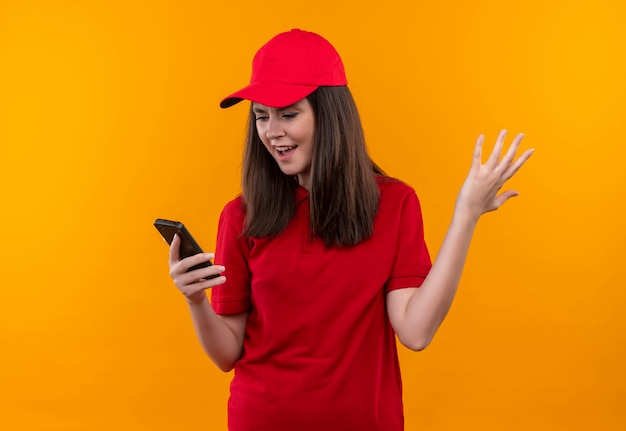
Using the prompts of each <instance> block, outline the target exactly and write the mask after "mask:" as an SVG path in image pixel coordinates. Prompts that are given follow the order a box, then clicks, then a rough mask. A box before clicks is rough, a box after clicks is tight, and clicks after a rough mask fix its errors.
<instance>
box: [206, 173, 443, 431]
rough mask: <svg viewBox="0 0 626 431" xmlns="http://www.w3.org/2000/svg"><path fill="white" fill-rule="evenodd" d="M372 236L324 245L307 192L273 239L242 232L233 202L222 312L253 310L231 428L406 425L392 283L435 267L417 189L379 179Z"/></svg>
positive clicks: (409, 282)
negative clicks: (390, 301) (314, 232)
mask: <svg viewBox="0 0 626 431" xmlns="http://www.w3.org/2000/svg"><path fill="white" fill-rule="evenodd" d="M378 182H379V188H380V203H379V209H378V214H377V216H376V219H375V222H374V231H373V235H372V237H371V238H369V239H367V240H365V241H362V242H361V243H359V244H358V245H356V246H352V247H344V248H339V247H332V248H329V249H327V248H326V247H325V246H324V243H323V241H322V240H320V239H319V238H318V239H314V240H311V239H310V235H309V200H308V192H307V191H306V190H305V189H303V188H299V189H298V190H297V192H296V193H297V198H296V201H297V204H296V211H295V214H294V217H293V219H292V220H291V221H290V222H289V224H288V226H287V228H286V229H285V231H284V232H283V233H281V234H280V235H278V236H276V237H273V238H269V237H266V238H246V237H243V236H242V235H241V232H242V229H243V223H244V213H243V212H242V207H241V198H237V199H235V200H233V201H231V202H230V203H228V204H227V205H226V207H225V208H224V210H223V212H222V215H221V218H220V222H219V230H218V237H217V248H216V258H215V261H216V263H218V264H221V265H224V266H225V267H226V272H225V274H224V275H226V279H227V281H226V283H225V284H223V285H221V286H219V287H216V288H214V289H213V290H212V298H211V302H212V304H213V307H214V309H215V311H216V312H217V313H218V314H235V313H242V312H246V311H249V312H250V315H249V317H248V320H247V324H246V331H245V339H244V351H243V356H242V358H241V359H240V360H239V361H237V363H236V364H235V374H234V377H233V380H232V383H231V396H230V400H229V403H228V417H229V419H228V422H229V429H230V430H231V431H244V430H245V431H249V430H255V431H265V430H267V431H282V430H285V431H287V430H289V431H293V430H297V431H309V430H310V431H320V430H325V431H329V430H342V431H348V430H358V431H382V430H384V431H401V430H403V428H404V417H403V408H402V384H401V380H400V368H399V365H398V356H397V351H396V340H395V334H394V332H393V329H392V327H391V324H390V322H389V318H388V316H387V311H386V307H385V294H386V293H387V292H389V291H390V290H394V289H400V288H406V287H418V286H420V285H421V284H422V282H423V280H424V278H425V277H426V275H427V274H428V271H429V270H430V267H431V261H430V257H429V254H428V250H427V248H426V244H425V242H424V233H423V223H422V215H421V210H420V205H419V201H418V199H417V196H416V194H415V192H414V191H413V189H411V188H410V187H409V186H407V185H406V184H404V183H402V182H400V181H398V180H394V179H390V178H380V179H379V181H378Z"/></svg>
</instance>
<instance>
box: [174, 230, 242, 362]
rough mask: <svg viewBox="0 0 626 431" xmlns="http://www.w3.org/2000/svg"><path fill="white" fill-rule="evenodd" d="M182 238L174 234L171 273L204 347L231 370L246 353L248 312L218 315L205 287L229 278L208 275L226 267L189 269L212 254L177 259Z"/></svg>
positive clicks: (218, 272) (211, 356)
mask: <svg viewBox="0 0 626 431" xmlns="http://www.w3.org/2000/svg"><path fill="white" fill-rule="evenodd" d="M179 248H180V238H179V237H178V235H176V236H175V237H174V240H173V241H172V245H171V247H170V261H169V264H170V276H171V277H172V279H173V280H174V284H175V285H176V287H177V288H178V290H180V291H181V292H182V294H183V295H184V296H185V298H186V299H187V304H188V306H189V311H190V313H191V320H192V321H193V326H194V329H195V331H196V336H197V337H198V340H199V341H200V344H201V345H202V348H203V349H204V351H205V352H206V354H207V355H208V356H209V357H210V358H211V360H212V361H213V362H214V363H215V365H217V366H218V367H219V368H220V369H221V370H222V371H230V370H231V369H232V368H233V367H234V365H235V362H237V361H238V360H239V358H240V357H241V354H242V352H243V337H244V332H245V327H246V320H247V318H248V313H241V314H233V315H218V314H216V313H215V311H214V310H213V307H212V306H211V304H210V303H209V301H208V300H207V297H206V289H208V288H211V287H214V286H219V285H220V284H223V283H224V282H225V281H226V277H224V276H220V277H217V278H207V277H209V276H212V275H217V274H220V273H222V272H223V271H224V267H223V266H220V265H211V266H209V267H207V268H201V269H197V270H195V271H191V272H187V270H188V269H189V268H191V267H192V266H194V265H197V264H198V263H201V262H206V261H207V260H209V259H212V258H213V254H210V253H205V254H197V255H195V256H191V257H188V258H186V259H183V260H178V258H179Z"/></svg>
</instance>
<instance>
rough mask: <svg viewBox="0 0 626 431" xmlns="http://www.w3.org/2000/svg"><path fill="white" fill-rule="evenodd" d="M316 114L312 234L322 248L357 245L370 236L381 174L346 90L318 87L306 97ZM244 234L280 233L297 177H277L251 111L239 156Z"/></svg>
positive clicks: (286, 220) (291, 211) (292, 206)
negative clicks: (241, 168) (321, 242)
mask: <svg viewBox="0 0 626 431" xmlns="http://www.w3.org/2000/svg"><path fill="white" fill-rule="evenodd" d="M307 98H308V100H309V103H310V104H311V107H312V108H313V113H314V115H315V138H314V139H315V142H314V146H313V160H312V163H311V190H309V202H310V225H311V232H310V234H311V236H312V237H319V238H321V239H323V240H324V243H325V244H326V246H328V247H331V246H333V245H337V246H350V245H356V244H358V243H359V242H361V241H363V240H364V239H366V238H369V237H370V236H371V235H372V231H373V225H374V218H375V216H376V212H377V211H378V199H379V191H378V186H377V184H376V178H375V175H376V174H377V175H385V174H384V172H383V171H382V170H381V169H380V168H379V167H378V166H377V165H376V164H375V163H374V162H372V160H371V159H370V157H369V155H368V153H367V148H366V146H365V137H364V134H363V128H362V126H361V120H360V117H359V113H358V111H357V108H356V104H355V103H354V99H353V98H352V94H351V93H350V90H349V89H348V87H346V86H341V87H320V88H318V89H317V90H315V91H314V92H313V93H311V94H310V95H309V96H308V97H307ZM242 181H243V182H242V191H243V193H242V194H243V203H244V207H245V210H246V225H245V229H244V235H246V236H251V237H263V236H273V235H278V234H279V233H281V232H282V231H283V230H284V229H285V228H286V227H287V224H288V223H289V221H290V220H291V218H292V217H293V214H294V211H295V204H296V202H295V189H296V188H297V187H298V181H297V178H296V177H293V176H287V175H285V174H283V173H282V171H281V170H280V168H279V167H278V164H277V163H276V161H275V160H274V159H273V157H272V156H271V155H270V154H269V152H268V151H267V149H266V148H265V146H264V145H263V143H262V142H261V139H260V138H259V136H258V134H257V131H256V120H255V115H254V113H253V112H252V109H251V110H250V115H249V119H248V133H247V137H246V145H245V150H244V158H243V173H242Z"/></svg>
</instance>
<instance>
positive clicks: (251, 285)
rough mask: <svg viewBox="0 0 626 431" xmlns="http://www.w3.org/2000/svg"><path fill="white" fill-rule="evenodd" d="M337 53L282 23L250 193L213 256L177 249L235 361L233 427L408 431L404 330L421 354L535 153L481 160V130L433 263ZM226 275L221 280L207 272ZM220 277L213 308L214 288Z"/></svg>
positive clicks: (257, 66)
mask: <svg viewBox="0 0 626 431" xmlns="http://www.w3.org/2000/svg"><path fill="white" fill-rule="evenodd" d="M346 85H347V81H346V77H345V73H344V68H343V64H342V62H341V59H340V57H339V55H338V54H337V52H336V51H335V49H334V48H333V47H332V46H331V45H330V43H328V42H327V41H326V40H325V39H323V38H322V37H321V36H319V35H317V34H314V33H309V32H305V31H301V30H292V31H290V32H286V33H281V34H279V35H278V36H276V37H274V38H273V39H271V40H270V41H269V42H268V43H267V44H265V45H264V46H263V47H262V48H261V49H260V50H259V51H258V52H257V54H256V56H255V58H254V61H253V72H252V79H251V82H250V84H249V85H248V86H246V87H245V88H243V89H242V90H240V91H238V92H236V93H234V94H232V95H231V96H229V97H227V98H226V99H224V100H223V101H222V103H221V106H222V107H228V106H231V105H233V104H235V103H237V102H239V101H241V100H243V99H246V100H250V101H251V108H250V118H249V127H248V135H247V139H246V145H245V154H244V163H243V184H242V195H241V196H239V197H237V198H236V199H234V200H233V201H231V202H230V203H228V204H227V205H226V206H225V208H224V210H223V212H222V215H221V217H220V222H219V227H218V235H217V250H216V254H215V265H213V266H211V267H209V268H204V269H198V270H195V271H191V272H187V270H188V269H189V268H190V267H192V266H194V265H196V264H198V263H200V262H203V261H206V260H209V259H211V258H213V255H212V254H201V255H196V256H193V257H189V258H186V259H182V260H179V251H178V248H179V244H180V242H179V239H178V238H175V240H174V241H173V242H172V246H171V249H170V275H171V277H172V278H173V279H174V283H175V285H176V286H177V287H178V289H179V290H180V291H181V292H182V293H183V294H184V295H185V297H186V299H187V303H188V305H189V309H190V312H191V316H192V320H193V323H194V326H195V330H196V333H197V336H198V339H199V340H200V343H201V344H202V347H203V348H204V350H205V351H206V353H207V354H208V355H209V357H210V358H211V359H212V360H213V361H214V362H215V364H216V365H217V366H218V367H219V368H220V369H222V370H224V371H229V370H231V369H233V368H234V370H235V373H234V377H233V381H232V384H231V396H230V400H229V407H228V409H229V410H228V412H229V429H230V430H231V431H243V430H271V431H281V430H296V429H297V430H299V431H305V430H315V431H319V430H344V431H345V430H359V431H375V430H376V431H380V430H385V431H399V430H402V429H403V427H404V424H403V413H402V392H401V391H402V388H401V381H400V371H399V366H398V358H397V352H396V336H397V337H398V339H399V340H400V342H401V343H402V344H404V345H405V346H406V347H408V348H410V349H413V350H422V349H424V348H425V347H426V346H427V345H428V344H429V343H430V341H431V340H432V338H433V336H434V334H435V332H436V331H437V329H438V328H439V326H440V324H441V322H442V321H443V319H444V318H445V316H446V314H447V312H448V310H449V308H450V305H451V303H452V300H453V298H454V295H455V292H456V289H457V286H458V283H459V279H460V276H461V272H462V269H463V266H464V262H465V258H466V254H467V251H468V248H469V244H470V240H471V238H472V235H473V232H474V227H475V226H476V223H477V222H478V219H479V218H480V216H481V215H482V214H483V213H485V212H487V211H492V210H495V209H497V208H498V207H500V206H501V205H502V204H503V203H504V202H505V201H506V200H507V199H509V198H510V197H512V196H515V195H516V194H517V193H516V192H514V191H506V192H503V193H500V194H498V193H499V190H500V189H501V187H502V186H503V184H504V183H505V182H506V181H507V180H508V179H509V178H511V177H512V176H513V174H514V173H515V172H516V171H517V170H518V169H519V168H520V167H521V166H522V165H523V163H524V162H525V161H526V160H527V159H528V157H530V155H531V154H532V150H528V151H526V152H524V153H523V154H522V155H521V156H520V157H519V158H517V159H515V154H516V151H517V149H518V147H519V145H520V142H521V139H522V135H518V136H517V137H516V138H515V139H514V140H513V143H512V145H511V146H510V148H509V149H508V151H506V152H505V154H504V155H503V156H502V153H503V142H504V139H505V132H504V131H503V132H502V133H500V135H499V137H498V139H497V141H496V145H495V148H494V150H493V152H492V154H491V155H490V157H489V158H488V160H487V161H486V163H485V164H483V163H482V161H481V160H482V150H481V148H482V142H483V138H482V136H481V137H479V139H478V141H477V143H476V147H475V151H474V159H473V164H472V167H471V170H470V172H469V175H468V177H467V179H466V181H465V183H464V185H463V187H462V189H461V191H460V193H459V195H458V198H457V201H456V207H455V211H454V215H453V217H452V222H451V224H450V228H449V230H448V233H447V235H446V237H445V240H444V242H443V244H442V246H441V248H440V251H439V255H438V256H437V259H436V261H435V262H434V264H433V265H431V260H430V257H429V254H428V250H427V247H426V244H425V242H424V234H423V224H422V216H421V210H420V205H419V201H418V199H417V196H416V195H415V192H414V191H413V189H411V188H410V187H409V186H407V185H406V184H404V183H402V182H401V181H398V180H396V179H393V178H390V177H388V176H386V175H385V174H384V173H383V172H382V171H381V170H380V169H379V168H378V167H377V166H376V165H375V164H374V163H373V162H372V161H371V160H370V158H369V156H368V154H367V150H366V147H365V141H364V137H363V131H362V128H361V123H360V120H359V115H358V112H357V109H356V107H355V104H354V101H353V99H352V96H351V95H350V91H349V90H348V87H347V86H346ZM217 274H221V275H220V276H219V277H217V278H208V277H209V276H212V275H217ZM209 288H212V297H211V303H209V302H208V301H207V296H206V293H205V292H206V290H207V289H209Z"/></svg>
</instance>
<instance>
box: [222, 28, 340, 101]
mask: <svg viewBox="0 0 626 431" xmlns="http://www.w3.org/2000/svg"><path fill="white" fill-rule="evenodd" d="M347 84H348V81H347V79H346V72H345V71H344V68H343V63H342V61H341V57H339V54H338V53H337V51H336V50H335V48H333V46H332V45H331V44H330V42H328V41H327V40H326V39H324V38H323V37H322V36H320V35H318V34H315V33H311V32H308V31H303V30H299V29H293V30H291V31H288V32H285V33H281V34H279V35H277V36H274V37H273V38H272V39H271V40H270V41H269V42H267V43H266V44H265V45H263V46H262V47H261V49H259V50H258V51H257V53H256V55H255V56H254V60H253V61H252V78H251V79H250V85H248V86H247V87H244V88H242V89H241V90H239V91H237V92H236V93H233V94H231V95H230V96H228V97H226V98H225V99H224V100H222V101H221V103H220V106H221V107H222V108H228V107H229V106H233V105H234V104H236V103H239V102H241V101H242V100H243V99H248V100H251V101H253V102H257V103H261V104H263V105H266V106H270V107H272V108H282V107H284V106H289V105H292V104H294V103H296V102H297V101H299V100H300V99H304V98H305V97H306V96H308V95H309V94H311V93H312V92H314V91H315V90H317V88H318V87H321V86H342V85H347Z"/></svg>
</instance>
